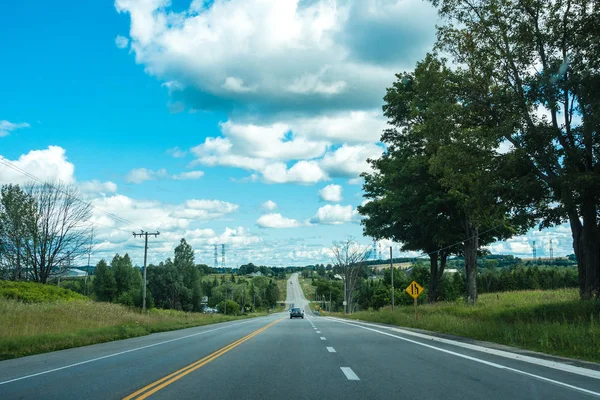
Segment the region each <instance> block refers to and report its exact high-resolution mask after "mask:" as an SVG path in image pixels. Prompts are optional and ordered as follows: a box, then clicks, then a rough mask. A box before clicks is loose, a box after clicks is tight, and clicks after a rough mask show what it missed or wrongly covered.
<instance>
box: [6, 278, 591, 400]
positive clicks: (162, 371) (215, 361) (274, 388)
mask: <svg viewBox="0 0 600 400" xmlns="http://www.w3.org/2000/svg"><path fill="white" fill-rule="evenodd" d="M290 281H291V282H292V283H291V284H289V283H288V296H287V302H288V303H292V302H293V303H294V304H295V306H302V307H306V306H307V304H308V302H307V301H306V299H305V298H304V296H303V295H302V291H301V289H300V286H299V284H298V280H297V277H296V276H294V277H292V278H291V279H290ZM122 398H132V399H133V398H136V399H140V398H153V399H177V400H182V399H200V398H201V399H236V400H242V399H286V400H287V399H415V400H417V399H418V400H423V399H452V400H454V399H486V400H493V399H511V400H516V399H528V400H529V399H543V400H548V399H588V398H589V399H594V398H600V368H599V367H598V366H594V365H591V366H590V368H583V367H581V365H571V364H565V363H557V362H555V361H548V360H544V359H541V358H532V359H528V358H527V357H525V356H523V354H522V353H519V352H516V353H512V352H506V353H503V352H500V351H497V350H494V349H487V348H480V347H478V346H474V345H470V344H468V343H464V342H454V341H451V340H444V339H437V338H433V337H429V336H424V335H420V334H418V333H414V332H406V331H403V330H401V329H395V328H389V327H385V326H378V325H374V324H363V323H355V322H348V321H345V320H337V319H333V318H327V317H318V316H312V315H310V311H309V310H308V308H306V317H305V319H293V320H290V319H289V315H288V313H287V312H284V313H278V314H273V315H270V316H268V317H261V318H254V319H251V320H244V321H238V322H228V323H223V324H216V325H210V326H205V327H199V328H191V329H185V330H180V331H175V332H165V333H159V334H154V335H149V336H145V337H141V338H134V339H128V340H122V341H118V342H111V343H104V344H98V345H94V346H87V347H82V348H77V349H70V350H63V351H58V352H54V353H48V354H42V355H36V356H31V357H24V358H21V359H16V360H8V361H3V362H0V399H86V400H88V399H122Z"/></svg>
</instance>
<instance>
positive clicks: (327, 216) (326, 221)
mask: <svg viewBox="0 0 600 400" xmlns="http://www.w3.org/2000/svg"><path fill="white" fill-rule="evenodd" d="M357 217H358V212H357V211H356V210H355V209H353V208H352V206H342V205H339V204H335V205H331V204H327V205H325V206H323V207H321V208H319V210H317V214H316V215H315V216H314V217H312V219H311V220H310V222H311V223H312V224H322V225H340V224H344V223H346V222H352V221H354V220H356V219H357Z"/></svg>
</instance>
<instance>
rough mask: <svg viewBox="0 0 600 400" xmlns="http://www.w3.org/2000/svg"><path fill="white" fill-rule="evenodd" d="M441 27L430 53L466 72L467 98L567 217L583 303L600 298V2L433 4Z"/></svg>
mask: <svg viewBox="0 0 600 400" xmlns="http://www.w3.org/2000/svg"><path fill="white" fill-rule="evenodd" d="M431 2H432V3H433V4H434V5H436V6H438V7H439V12H440V14H441V15H442V16H443V17H444V20H445V21H446V22H447V23H446V25H444V26H442V27H441V28H440V30H439V35H438V47H439V48H441V49H443V50H444V51H445V52H447V53H449V54H451V55H452V57H453V59H454V61H456V62H457V63H459V64H461V65H463V66H465V67H466V68H467V69H468V70H469V71H470V72H471V75H472V77H474V78H473V79H472V81H476V80H478V81H482V82H489V83H492V84H489V85H487V84H486V85H478V86H475V85H473V86H472V89H473V90H471V91H470V96H469V98H468V101H469V102H470V103H471V104H473V105H476V106H477V107H478V108H479V111H480V115H485V116H486V117H487V118H489V119H490V120H491V121H492V122H493V123H494V124H495V125H496V127H497V130H498V132H500V133H501V135H502V137H503V138H504V139H505V140H506V141H507V142H508V143H510V144H511V145H512V150H511V152H512V155H513V157H514V158H515V159H520V160H521V161H522V162H526V163H527V164H528V166H529V167H530V168H531V169H532V170H533V171H534V172H535V175H536V178H537V179H538V181H539V183H540V184H541V185H542V186H543V188H544V189H545V191H546V193H547V195H548V196H549V197H550V199H551V200H553V202H552V203H551V204H552V206H553V207H540V208H538V211H539V212H541V214H542V216H543V217H544V219H543V224H542V226H550V225H553V224H557V223H561V222H563V221H568V222H569V223H570V226H571V232H572V237H573V248H574V252H575V255H576V257H577V261H578V272H579V288H580V296H581V298H582V299H589V298H592V297H594V296H596V297H598V296H600V245H599V244H600V243H599V242H600V233H599V222H598V218H599V216H598V214H599V211H598V210H599V204H600V135H599V129H600V91H599V90H598V87H599V85H600V40H599V39H600V3H598V2H597V1H589V0H544V1H541V0H431Z"/></svg>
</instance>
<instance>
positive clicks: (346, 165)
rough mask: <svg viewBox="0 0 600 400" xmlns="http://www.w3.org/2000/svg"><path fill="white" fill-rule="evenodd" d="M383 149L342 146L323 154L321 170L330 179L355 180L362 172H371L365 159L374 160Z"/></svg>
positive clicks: (379, 147)
mask: <svg viewBox="0 0 600 400" xmlns="http://www.w3.org/2000/svg"><path fill="white" fill-rule="evenodd" d="M382 153H383V148H382V147H381V146H378V145H376V144H363V145H356V146H352V145H346V144H345V145H343V146H341V147H340V148H338V149H337V150H335V151H333V152H329V153H327V154H325V156H324V157H323V160H322V161H321V163H320V164H321V167H322V168H323V170H324V171H325V172H326V173H327V174H329V176H332V177H344V178H356V177H358V175H360V174H361V173H363V172H371V171H372V168H371V166H370V165H369V163H368V162H367V159H376V158H379V157H380V156H381V154H382Z"/></svg>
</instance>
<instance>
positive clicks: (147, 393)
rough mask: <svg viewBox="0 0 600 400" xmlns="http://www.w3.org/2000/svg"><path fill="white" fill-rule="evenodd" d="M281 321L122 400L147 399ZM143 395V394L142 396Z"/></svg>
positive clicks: (264, 327) (272, 323) (260, 329)
mask: <svg viewBox="0 0 600 400" xmlns="http://www.w3.org/2000/svg"><path fill="white" fill-rule="evenodd" d="M282 320H283V319H279V320H277V321H273V322H271V323H270V324H268V325H265V326H263V327H262V328H259V329H258V330H256V331H254V332H252V333H250V334H249V335H246V336H244V337H243V338H241V339H239V340H236V341H235V342H233V343H230V344H228V345H227V346H225V347H223V348H221V349H219V350H217V351H215V352H214V353H212V354H209V355H208V356H206V357H204V358H202V359H200V360H198V361H195V362H193V363H192V364H190V365H188V366H186V367H183V368H181V369H180V370H177V371H175V372H173V373H171V374H169V375H167V376H165V377H164V378H161V379H159V380H157V381H156V382H152V383H151V384H149V385H147V386H144V387H143V388H141V389H140V390H138V391H136V392H134V393H132V394H130V395H129V396H127V397H125V398H124V399H123V400H131V399H133V398H136V399H138V400H142V399H145V398H147V397H148V396H150V395H152V394H154V393H156V392H157V391H159V390H160V389H162V388H164V387H165V386H168V385H170V384H171V383H173V382H175V381H177V380H179V379H181V378H183V377H184V376H186V375H187V374H189V373H190V372H193V371H195V370H197V369H198V368H200V367H203V366H204V365H206V364H208V363H209V362H211V361H213V360H214V359H216V358H218V357H220V356H222V355H223V354H225V353H227V352H228V351H229V350H231V349H233V348H235V347H237V346H239V345H240V344H242V343H244V342H246V341H248V340H250V339H252V338H253V337H254V336H256V335H258V334H259V333H261V332H264V331H266V330H267V329H269V328H270V327H272V326H273V325H275V324H276V323H278V322H280V321H282ZM142 393H143V394H142ZM140 394H141V396H139V397H136V396H138V395H140Z"/></svg>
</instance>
